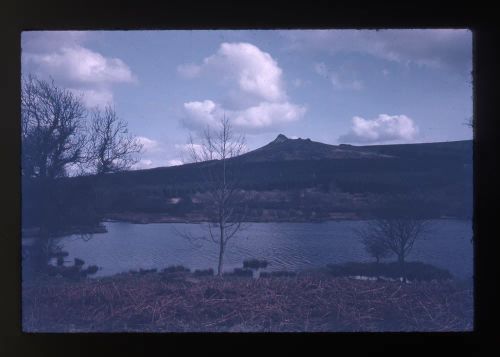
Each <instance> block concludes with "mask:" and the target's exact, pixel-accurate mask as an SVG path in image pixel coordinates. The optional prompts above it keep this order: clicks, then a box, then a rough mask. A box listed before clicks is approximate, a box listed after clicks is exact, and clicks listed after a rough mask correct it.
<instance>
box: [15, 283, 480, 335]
mask: <svg viewBox="0 0 500 357" xmlns="http://www.w3.org/2000/svg"><path fill="white" fill-rule="evenodd" d="M23 290H24V291H23V310H22V311H23V330H24V331H27V332H69V331H73V332H87V331H94V332H106V331H109V332H120V331H140V332H191V331H205V332H211V331H213V332H227V331H229V332H267V331H279V332H295V331H297V332H300V331H308V332H317V331H332V332H335V331H468V330H472V328H473V322H472V320H473V317H472V316H473V301H472V300H473V299H472V287H471V286H468V285H463V284H462V285H461V284H458V283H456V282H453V281H441V282H436V281H434V282H415V283H412V284H402V283H399V282H390V281H361V280H354V279H349V278H346V277H333V276H331V275H330V276H329V275H324V274H298V275H296V276H294V277H273V276H269V277H267V278H266V279H251V278H241V277H237V276H230V277H225V278H222V279H221V278H218V277H213V276H202V277H201V276H198V277H197V278H193V277H192V275H189V274H184V278H181V279H162V276H161V274H145V275H141V274H135V275H131V274H121V275H117V276H114V277H110V278H102V279H87V280H82V281H78V282H72V281H69V282H68V281H64V280H61V279H56V278H51V279H49V281H45V282H43V283H25V284H24V286H23Z"/></svg>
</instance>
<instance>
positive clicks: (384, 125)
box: [338, 114, 418, 144]
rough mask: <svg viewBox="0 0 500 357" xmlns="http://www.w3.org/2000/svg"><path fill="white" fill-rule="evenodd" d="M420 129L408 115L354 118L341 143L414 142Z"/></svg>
mask: <svg viewBox="0 0 500 357" xmlns="http://www.w3.org/2000/svg"><path fill="white" fill-rule="evenodd" d="M417 134H418V128H417V126H416V125H415V124H414V122H413V120H412V119H411V118H408V117H407V116H406V115H387V114H380V115H379V116H378V117H377V118H375V119H364V118H361V117H358V116H355V117H353V118H352V127H351V129H350V131H349V132H348V133H347V134H344V135H341V136H340V137H339V138H338V140H339V142H341V143H370V144H375V143H386V142H399V143H405V142H412V141H413V140H414V139H415V137H416V136H417Z"/></svg>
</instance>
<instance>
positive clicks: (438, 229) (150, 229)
mask: <svg viewBox="0 0 500 357" xmlns="http://www.w3.org/2000/svg"><path fill="white" fill-rule="evenodd" d="M364 223H365V222H363V221H331V222H324V223H248V224H247V226H246V228H245V229H244V230H243V231H242V232H241V233H240V234H239V236H235V237H234V238H233V239H232V240H230V241H229V243H228V247H227V252H226V254H225V257H224V259H225V261H224V270H227V271H229V270H232V269H234V268H237V267H241V266H242V262H243V260H245V259H249V258H257V259H266V260H267V261H269V262H270V265H269V267H268V268H267V269H266V270H268V271H273V270H302V269H308V268H315V267H324V266H325V265H326V264H329V263H343V262H348V261H372V260H373V259H372V258H370V257H369V256H368V255H367V254H366V253H365V251H364V249H363V245H362V244H361V243H360V242H359V240H358V239H357V238H356V236H355V234H354V233H353V228H356V227H360V225H362V224H364ZM105 226H106V228H107V230H108V232H107V233H103V234H95V235H94V236H93V238H92V239H90V240H89V241H84V240H82V239H81V238H80V237H79V236H77V235H72V236H68V237H64V238H61V239H60V244H61V245H62V246H63V248H64V250H66V251H67V252H68V253H69V257H68V258H67V259H68V260H71V261H72V260H73V258H75V257H78V258H81V259H83V260H84V261H85V263H86V265H87V264H88V265H97V266H99V267H101V269H100V270H99V272H98V273H97V274H96V275H95V276H96V277H98V276H107V275H113V274H116V273H120V272H127V271H129V270H139V269H141V268H142V269H151V268H157V269H159V270H161V269H163V268H165V267H167V266H170V265H178V264H182V265H184V266H186V267H189V268H190V269H206V268H210V267H211V268H214V270H215V269H216V267H217V259H218V250H217V246H216V244H214V243H213V242H209V241H204V240H200V239H195V240H194V241H193V240H189V239H186V237H185V236H184V235H185V234H189V235H191V236H193V237H202V236H205V237H208V231H207V226H206V224H183V223H151V224H133V223H124V222H106V223H105ZM431 227H432V229H431V231H430V232H429V233H428V234H426V235H425V236H423V237H422V239H420V240H418V241H416V242H415V245H414V247H413V250H412V252H411V253H410V256H409V257H408V260H409V261H413V260H418V261H422V262H425V263H430V264H433V265H435V266H438V267H441V268H445V269H448V270H449V271H450V272H451V273H452V274H453V275H454V276H455V277H457V278H460V279H468V278H471V277H472V272H473V246H472V242H471V237H472V222H470V221H458V220H434V221H432V222H431ZM393 259H394V258H392V260H393ZM388 260H391V258H389V259H388Z"/></svg>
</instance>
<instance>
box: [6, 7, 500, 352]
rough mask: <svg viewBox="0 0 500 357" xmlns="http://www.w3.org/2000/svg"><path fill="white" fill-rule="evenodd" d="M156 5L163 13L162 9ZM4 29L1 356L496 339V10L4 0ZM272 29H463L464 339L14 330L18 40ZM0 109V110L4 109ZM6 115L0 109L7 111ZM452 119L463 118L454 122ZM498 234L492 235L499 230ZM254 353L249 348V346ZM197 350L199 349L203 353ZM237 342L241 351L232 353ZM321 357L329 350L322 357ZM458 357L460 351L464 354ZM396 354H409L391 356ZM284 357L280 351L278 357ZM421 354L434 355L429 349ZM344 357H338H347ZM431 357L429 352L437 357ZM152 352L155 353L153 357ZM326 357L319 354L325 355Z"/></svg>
mask: <svg viewBox="0 0 500 357" xmlns="http://www.w3.org/2000/svg"><path fill="white" fill-rule="evenodd" d="M160 3H161V5H159V4H160ZM1 7H2V10H1V11H0V13H1V15H0V16H1V21H0V23H1V24H2V31H1V36H2V41H1V43H2V44H3V51H2V53H3V54H2V56H0V57H1V61H2V66H1V68H2V69H3V70H4V76H3V83H2V86H0V88H1V91H2V96H1V98H2V104H3V105H2V107H3V109H4V110H3V111H2V118H1V120H0V127H1V129H0V133H1V135H2V140H1V141H0V142H1V148H2V150H0V151H1V153H2V163H3V169H2V170H1V172H2V175H1V177H2V189H3V192H2V196H1V197H2V203H3V204H2V223H3V224H2V227H3V230H2V232H1V234H0V237H1V238H0V239H1V240H2V245H1V248H0V254H1V256H0V262H1V264H2V265H1V268H0V271H1V274H2V275H1V280H0V281H1V282H2V285H3V287H2V289H1V291H2V293H1V295H0V296H1V298H0V301H1V304H0V306H1V309H2V310H1V312H0V316H1V317H0V329H1V330H0V331H1V334H0V335H1V340H0V355H4V356H11V355H30V356H41V355H49V354H50V355H58V354H61V355H62V354H66V355H67V354H70V355H72V356H76V355H78V356H79V355H82V356H83V355H86V356H89V353H94V352H91V351H98V352H99V353H103V354H104V353H106V354H110V353H112V354H113V355H117V354H118V353H119V351H118V350H119V349H120V347H121V348H123V349H124V350H125V351H127V352H136V353H137V354H141V355H143V354H144V355H147V354H148V353H147V352H146V351H147V350H149V349H150V348H151V347H153V346H154V347H157V348H159V350H158V351H159V352H156V353H162V354H163V353H167V354H168V353H169V352H170V353H174V352H173V350H174V348H175V350H178V349H179V348H180V349H181V350H182V351H183V353H187V352H188V350H190V349H191V348H193V349H196V348H201V350H200V351H199V352H198V353H208V351H209V347H208V346H209V345H210V347H212V348H214V349H215V350H214V352H217V348H220V349H221V351H228V352H230V353H232V354H234V353H239V352H238V351H239V349H241V348H243V349H244V350H245V351H246V352H250V350H251V349H255V350H257V349H259V350H260V351H265V350H267V347H265V345H264V343H265V342H271V341H272V342H273V343H276V344H277V346H275V347H280V349H281V348H282V349H283V350H284V349H288V348H290V349H291V350H295V351H297V352H298V350H296V347H303V349H304V350H305V351H307V352H308V354H309V355H311V354H313V353H314V352H313V350H315V348H314V347H316V348H317V347H322V348H323V351H325V352H329V353H336V352H337V351H338V347H339V346H344V348H346V347H347V348H348V351H349V353H352V352H354V350H358V349H359V348H360V347H361V348H362V349H364V350H365V352H367V353H372V352H374V351H376V350H383V349H384V347H383V346H384V345H388V344H395V343H397V344H401V343H413V344H415V343H426V344H427V343H432V344H433V345H434V346H438V347H440V348H443V351H447V353H448V354H449V353H450V351H451V350H450V349H455V348H456V349H457V350H460V351H466V350H467V348H470V349H474V350H477V349H478V348H481V349H482V348H483V346H484V344H485V343H487V342H489V341H491V342H492V339H493V337H494V336H495V330H496V329H497V328H498V327H495V325H497V320H496V318H497V316H498V304H499V302H500V298H499V294H498V280H499V279H498V277H499V276H500V275H498V274H497V273H498V265H497V264H496V263H497V261H498V258H497V256H498V255H499V254H500V253H499V250H498V249H496V248H497V239H498V238H497V235H498V234H495V233H496V230H495V228H497V229H498V227H496V225H495V223H497V221H498V218H497V212H499V211H498V210H496V209H495V204H496V203H497V202H498V201H497V199H498V183H499V182H500V180H499V179H498V174H497V171H496V168H497V167H498V162H499V161H500V160H499V159H498V156H497V153H498V152H500V150H498V147H497V146H498V141H499V140H500V136H498V133H499V130H498V126H499V124H498V123H499V121H500V115H499V114H498V107H499V106H498V102H497V100H496V96H495V94H496V93H497V91H498V89H497V87H498V83H499V81H498V66H499V64H500V57H499V53H498V45H497V42H498V38H499V37H498V28H497V27H496V26H495V25H494V24H495V22H496V20H497V19H495V16H494V14H495V11H493V9H492V8H481V7H479V6H477V7H475V6H474V5H473V4H472V3H469V4H465V5H459V3H458V2H453V3H450V4H447V3H441V4H440V6H437V4H436V2H418V3H413V2H412V3H405V2H398V3H394V4H391V3H384V4H383V5H381V4H379V3H378V2H370V3H367V4H365V5H364V4H362V3H359V2H339V3H337V2H336V3H334V2H327V1H322V2H317V3H313V2H310V1H308V2H306V1H302V2H296V3H295V2H291V1H289V2H286V1H265V2H263V1H256V0H255V1H242V2H230V1H206V2H199V3H196V2H192V1H169V2H158V3H156V4H154V5H151V4H147V3H146V2H137V1H136V2H134V3H132V2H107V3H104V2H100V3H98V2H95V3H92V2H89V1H85V2H76V1H66V2H63V1H26V0H24V1H7V2H4V3H3V4H2V5H1ZM219 28H220V29H276V28H282V29H286V28H304V29H305V28H364V29H369V28H372V29H374V28H380V29H382V28H470V29H471V30H473V34H474V35H473V51H474V60H473V64H474V67H473V68H474V70H473V89H474V94H473V102H474V144H473V148H474V149H473V150H474V154H473V155H474V156H473V160H474V222H473V228H474V269H475V270H474V271H475V282H474V283H475V287H474V303H475V317H474V326H475V328H474V331H473V332H465V333H359V334H358V333H345V334H344V333H340V334H338V333H337V334H329V333H321V334H319V333H318V334H266V335H262V334H245V335H242V334H217V335H215V334H124V333H118V334H97V333H92V334H80V333H77V334H45V333H41V334H30V333H22V330H21V274H20V269H21V265H20V264H21V259H20V256H21V254H20V246H21V243H20V239H21V237H20V216H21V209H20V197H21V185H20V177H21V176H20V125H19V120H20V105H19V103H20V70H21V61H20V54H21V46H20V44H21V43H20V39H21V31H22V30H112V29H118V30H137V29H219ZM4 98H5V100H3V99H4ZM5 108H6V110H5ZM457 120H458V119H457ZM494 225H495V227H494ZM254 339H255V341H256V342H257V341H258V342H259V343H252V342H251V341H253V340H254ZM202 341H203V342H202ZM232 343H239V346H238V347H233V346H231V344H232ZM325 348H326V350H325ZM464 348H465V350H464ZM391 349H394V351H395V352H399V353H401V354H403V353H406V352H407V350H404V349H399V348H394V347H392V348H391ZM283 350H281V352H283ZM425 350H429V351H430V350H431V349H430V348H429V349H428V348H425ZM344 352H345V351H343V352H339V353H344ZM433 352H434V350H433ZM151 353H152V352H151ZM323 353H324V352H323Z"/></svg>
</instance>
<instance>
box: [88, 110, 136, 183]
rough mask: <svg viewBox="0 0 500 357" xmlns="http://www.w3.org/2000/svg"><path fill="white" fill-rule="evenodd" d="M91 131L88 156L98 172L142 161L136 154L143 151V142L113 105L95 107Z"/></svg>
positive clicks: (110, 171) (118, 169) (103, 172)
mask: <svg viewBox="0 0 500 357" xmlns="http://www.w3.org/2000/svg"><path fill="white" fill-rule="evenodd" d="M89 132H90V134H89V135H90V136H89V147H88V154H87V157H88V161H89V163H90V164H91V165H92V166H94V167H95V172H96V173H97V174H98V175H102V174H107V173H112V172H118V171H122V170H126V169H129V168H130V167H131V166H132V165H133V164H135V163H136V162H137V161H138V160H137V158H136V157H135V156H134V154H138V153H140V152H141V150H142V144H141V143H140V142H139V141H138V140H137V138H135V137H134V136H132V135H130V134H128V128H127V123H126V122H124V121H122V120H120V119H119V118H118V116H117V115H116V111H115V110H114V109H113V108H111V106H109V105H107V106H106V107H105V108H104V110H100V109H98V108H95V109H94V110H93V111H92V113H91V123H90V129H89Z"/></svg>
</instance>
